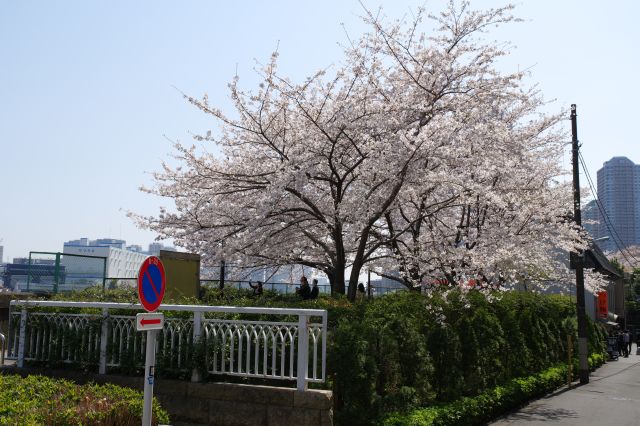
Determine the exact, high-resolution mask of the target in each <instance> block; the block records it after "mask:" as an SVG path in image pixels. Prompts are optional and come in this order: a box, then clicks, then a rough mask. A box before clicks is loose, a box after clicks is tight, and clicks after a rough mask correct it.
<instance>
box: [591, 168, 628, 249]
mask: <svg viewBox="0 0 640 426" xmlns="http://www.w3.org/2000/svg"><path fill="white" fill-rule="evenodd" d="M597 196H598V200H599V202H600V208H598V206H597V204H596V203H595V202H591V203H589V204H587V205H586V206H585V211H584V216H583V219H587V220H588V221H590V222H597V223H587V224H585V229H587V231H588V232H589V233H590V234H591V235H592V236H593V237H594V239H600V241H597V244H598V246H599V247H600V248H601V249H602V250H603V251H606V252H613V251H616V250H619V249H621V248H625V247H629V246H633V245H638V244H640V165H638V164H634V163H633V161H631V160H629V159H628V158H626V157H613V158H612V159H611V160H609V161H606V162H605V163H604V165H603V166H602V168H601V169H600V170H598V194H597ZM604 237H609V238H604Z"/></svg>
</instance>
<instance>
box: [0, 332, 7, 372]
mask: <svg viewBox="0 0 640 426" xmlns="http://www.w3.org/2000/svg"><path fill="white" fill-rule="evenodd" d="M6 341H7V339H6V337H4V334H2V333H0V342H1V343H0V365H4V350H5V346H6Z"/></svg>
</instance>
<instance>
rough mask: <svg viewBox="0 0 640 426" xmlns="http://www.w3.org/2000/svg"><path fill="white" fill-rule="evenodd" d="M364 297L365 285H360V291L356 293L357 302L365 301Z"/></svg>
mask: <svg viewBox="0 0 640 426" xmlns="http://www.w3.org/2000/svg"><path fill="white" fill-rule="evenodd" d="M364 296H365V291H364V284H362V283H358V291H357V292H356V300H357V301H358V302H361V301H362V300H364Z"/></svg>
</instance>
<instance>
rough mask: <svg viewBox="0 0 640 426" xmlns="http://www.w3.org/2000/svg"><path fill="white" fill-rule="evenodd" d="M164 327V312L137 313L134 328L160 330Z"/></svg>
mask: <svg viewBox="0 0 640 426" xmlns="http://www.w3.org/2000/svg"><path fill="white" fill-rule="evenodd" d="M162 327H164V314H137V315H136V330H138V331H147V330H162Z"/></svg>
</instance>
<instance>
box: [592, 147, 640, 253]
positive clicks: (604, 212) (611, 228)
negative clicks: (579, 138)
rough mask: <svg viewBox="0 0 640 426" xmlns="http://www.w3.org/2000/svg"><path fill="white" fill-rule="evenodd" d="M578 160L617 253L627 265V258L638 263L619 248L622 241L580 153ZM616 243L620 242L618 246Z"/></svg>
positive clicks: (622, 243)
mask: <svg viewBox="0 0 640 426" xmlns="http://www.w3.org/2000/svg"><path fill="white" fill-rule="evenodd" d="M579 158H580V163H581V164H582V168H583V169H584V171H585V175H586V177H587V181H588V183H589V187H590V188H591V191H592V192H593V194H595V202H596V206H598V210H599V211H600V214H601V215H602V218H603V219H604V223H605V226H606V227H607V229H608V230H609V234H610V235H611V236H612V237H613V238H612V239H613V243H614V244H615V245H616V247H617V248H618V251H619V252H620V254H622V256H623V257H624V258H625V260H626V261H627V262H628V263H629V264H631V263H632V262H631V261H630V260H629V257H631V258H632V259H633V260H634V261H635V262H636V263H640V261H638V259H636V257H635V256H634V255H633V254H632V253H631V252H630V251H629V250H626V253H625V249H623V248H622V247H621V246H623V245H624V241H623V240H622V238H621V237H620V234H618V231H617V230H616V228H615V226H614V225H613V221H612V220H611V218H610V217H609V215H608V214H607V210H606V209H605V208H604V206H603V205H602V203H601V202H600V197H599V196H598V191H597V190H596V188H595V185H594V184H593V180H592V179H591V174H590V173H589V170H588V169H587V166H586V164H585V161H584V157H583V156H582V153H579ZM614 234H615V236H614ZM616 237H617V238H618V239H617V240H616ZM618 241H619V242H620V244H618ZM627 254H628V255H629V257H627Z"/></svg>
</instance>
